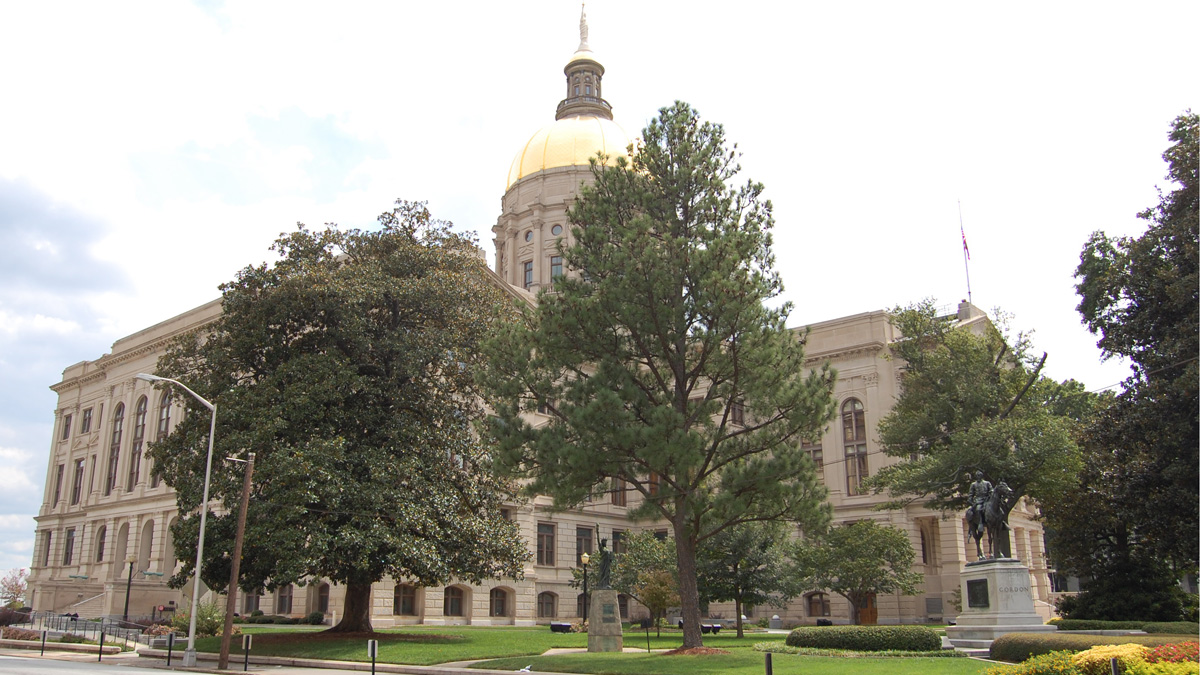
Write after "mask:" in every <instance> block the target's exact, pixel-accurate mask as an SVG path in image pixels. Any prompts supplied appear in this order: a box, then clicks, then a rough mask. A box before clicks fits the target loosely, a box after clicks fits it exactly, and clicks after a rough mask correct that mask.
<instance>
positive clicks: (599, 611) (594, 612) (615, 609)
mask: <svg viewBox="0 0 1200 675" xmlns="http://www.w3.org/2000/svg"><path fill="white" fill-rule="evenodd" d="M591 596H592V597H591V602H589V603H588V604H589V607H588V651H589V652H619V651H621V649H622V648H623V647H624V646H625V645H624V641H623V640H622V637H621V609H620V607H619V606H618V605H617V592H616V591H614V590H612V589H611V588H609V589H605V590H601V591H592V592H591Z"/></svg>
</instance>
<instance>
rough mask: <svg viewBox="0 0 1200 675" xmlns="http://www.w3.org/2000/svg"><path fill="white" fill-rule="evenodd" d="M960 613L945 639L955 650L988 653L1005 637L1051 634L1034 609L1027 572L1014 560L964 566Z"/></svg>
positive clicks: (1050, 629)
mask: <svg viewBox="0 0 1200 675" xmlns="http://www.w3.org/2000/svg"><path fill="white" fill-rule="evenodd" d="M962 599H963V611H962V613H961V614H959V615H958V621H957V624H958V625H955V626H947V627H946V637H947V638H949V640H950V644H952V645H954V646H955V647H956V648H958V649H987V648H989V647H991V644H992V641H993V640H995V639H996V638H998V637H1000V636H1001V635H1004V634H1006V633H1050V632H1053V631H1056V630H1058V628H1057V627H1056V626H1047V625H1046V624H1045V623H1043V622H1042V617H1041V616H1039V615H1038V613H1037V611H1036V610H1035V609H1034V606H1033V593H1032V589H1031V588H1030V579H1029V568H1028V567H1026V566H1025V565H1023V564H1021V561H1020V560H1016V559H1015V558H992V559H987V560H980V561H977V562H973V563H967V565H966V567H965V568H964V569H963V573H962Z"/></svg>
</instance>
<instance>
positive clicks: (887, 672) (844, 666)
mask: <svg viewBox="0 0 1200 675" xmlns="http://www.w3.org/2000/svg"><path fill="white" fill-rule="evenodd" d="M707 643H708V641H707V640H705V644H707ZM764 661H765V655H764V654H762V653H761V652H756V651H753V650H752V649H736V650H732V653H730V654H721V655H711V656H663V655H661V654H644V653H643V654H559V655H556V656H537V657H525V658H508V659H499V660H496V661H485V662H483V663H480V664H478V667H479V668H495V669H497V670H517V669H518V668H524V667H525V666H532V669H533V670H541V671H550V672H562V673H593V674H594V675H709V674H710V673H712V674H713V675H718V674H719V675H761V674H762V673H763V672H765V668H764ZM771 665H772V670H773V671H774V673H776V675H800V673H803V675H843V674H844V673H853V674H854V675H976V674H977V673H981V672H983V670H984V669H985V668H987V667H988V666H989V665H993V664H988V663H985V662H983V661H976V660H975V659H962V658H959V659H950V658H932V659H931V658H912V659H904V658H835V657H827V656H794V655H791V654H774V655H773V659H772V664H771Z"/></svg>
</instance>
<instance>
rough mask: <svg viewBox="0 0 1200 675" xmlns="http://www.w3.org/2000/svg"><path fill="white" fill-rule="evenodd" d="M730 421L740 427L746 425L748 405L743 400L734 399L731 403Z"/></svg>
mask: <svg viewBox="0 0 1200 675" xmlns="http://www.w3.org/2000/svg"><path fill="white" fill-rule="evenodd" d="M729 421H730V422H733V423H734V424H736V425H738V426H739V427H744V426H746V405H745V404H744V403H742V402H741V401H734V402H733V403H731V404H730V405H729Z"/></svg>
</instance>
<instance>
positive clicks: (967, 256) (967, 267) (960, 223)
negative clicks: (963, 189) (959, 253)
mask: <svg viewBox="0 0 1200 675" xmlns="http://www.w3.org/2000/svg"><path fill="white" fill-rule="evenodd" d="M958 232H959V234H961V235H962V243H963V269H964V270H966V273H967V302H971V266H970V265H969V264H968V261H970V260H971V250H970V249H968V248H967V233H966V231H965V230H963V219H962V200H961V199H960V200H958Z"/></svg>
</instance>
